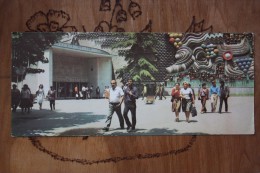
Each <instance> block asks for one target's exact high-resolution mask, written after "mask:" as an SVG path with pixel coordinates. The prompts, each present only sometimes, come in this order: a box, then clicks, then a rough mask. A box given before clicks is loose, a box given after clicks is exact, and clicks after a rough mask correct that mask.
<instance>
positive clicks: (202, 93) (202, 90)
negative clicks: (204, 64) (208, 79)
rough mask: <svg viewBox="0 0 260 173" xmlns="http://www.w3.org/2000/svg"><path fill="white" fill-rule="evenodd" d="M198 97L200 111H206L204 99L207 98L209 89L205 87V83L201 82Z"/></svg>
mask: <svg viewBox="0 0 260 173" xmlns="http://www.w3.org/2000/svg"><path fill="white" fill-rule="evenodd" d="M199 99H200V101H201V105H202V107H201V113H202V114H203V113H205V112H207V108H206V101H207V100H208V99H209V90H208V89H207V87H206V83H203V84H202V87H201V88H200V89H199Z"/></svg>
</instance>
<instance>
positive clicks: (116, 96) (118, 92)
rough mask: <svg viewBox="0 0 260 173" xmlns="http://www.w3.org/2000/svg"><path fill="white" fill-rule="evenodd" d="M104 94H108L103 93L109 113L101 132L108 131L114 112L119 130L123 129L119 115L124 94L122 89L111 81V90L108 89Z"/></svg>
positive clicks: (122, 120)
mask: <svg viewBox="0 0 260 173" xmlns="http://www.w3.org/2000/svg"><path fill="white" fill-rule="evenodd" d="M106 92H109V93H105V95H106V96H107V98H108V99H109V113H108V116H107V120H106V127H104V128H103V130H104V131H108V130H109V127H110V125H111V121H112V116H113V114H114V112H116V114H117V116H118V119H119V124H120V127H121V129H124V118H123V116H122V113H121V104H122V102H123V98H124V92H123V90H122V88H120V87H118V86H117V83H116V81H115V80H112V81H111V88H110V89H109V91H106Z"/></svg>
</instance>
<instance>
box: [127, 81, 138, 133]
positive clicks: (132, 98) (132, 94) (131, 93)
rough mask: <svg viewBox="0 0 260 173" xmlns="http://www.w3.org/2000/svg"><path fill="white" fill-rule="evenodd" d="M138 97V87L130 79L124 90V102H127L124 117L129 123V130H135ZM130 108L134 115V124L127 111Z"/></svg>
mask: <svg viewBox="0 0 260 173" xmlns="http://www.w3.org/2000/svg"><path fill="white" fill-rule="evenodd" d="M136 99H138V92H137V88H136V87H135V86H133V80H132V79H128V86H127V88H126V89H125V90H124V102H125V108H124V113H123V116H124V119H125V122H126V124H127V130H128V131H133V130H135V125H136ZM129 110H130V112H131V115H132V124H131V123H130V121H129V119H128V116H127V113H128V111H129Z"/></svg>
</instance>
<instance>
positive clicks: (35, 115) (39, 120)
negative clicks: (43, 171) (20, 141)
mask: <svg viewBox="0 0 260 173" xmlns="http://www.w3.org/2000/svg"><path fill="white" fill-rule="evenodd" d="M104 118H106V115H94V114H93V113H92V112H72V113H65V112H55V111H50V110H33V111H31V113H30V114H27V113H26V114H21V113H20V112H16V113H12V136H43V135H44V134H45V135H46V134H48V131H50V130H53V129H54V128H63V127H72V126H76V125H83V124H87V123H92V122H97V121H99V120H101V119H104ZM82 135H84V133H83V134H82Z"/></svg>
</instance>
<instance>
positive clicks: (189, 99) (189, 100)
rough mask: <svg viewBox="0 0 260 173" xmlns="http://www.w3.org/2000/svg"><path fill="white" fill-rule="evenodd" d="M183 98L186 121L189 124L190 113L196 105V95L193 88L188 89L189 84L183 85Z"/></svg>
mask: <svg viewBox="0 0 260 173" xmlns="http://www.w3.org/2000/svg"><path fill="white" fill-rule="evenodd" d="M180 94H181V98H182V111H183V112H185V115H186V121H187V122H188V123H189V122H190V120H189V118H190V112H191V108H192V104H194V95H193V92H192V89H191V88H188V83H187V82H184V83H183V88H182V89H181V92H180Z"/></svg>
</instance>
